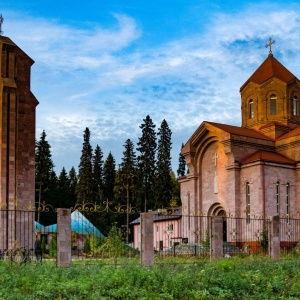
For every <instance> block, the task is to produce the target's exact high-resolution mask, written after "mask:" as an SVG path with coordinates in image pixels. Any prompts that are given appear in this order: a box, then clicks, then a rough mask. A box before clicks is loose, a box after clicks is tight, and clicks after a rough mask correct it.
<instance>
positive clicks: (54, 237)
mask: <svg viewBox="0 0 300 300" xmlns="http://www.w3.org/2000/svg"><path fill="white" fill-rule="evenodd" d="M56 253H57V233H53V235H52V238H51V241H50V243H49V255H50V257H56Z"/></svg>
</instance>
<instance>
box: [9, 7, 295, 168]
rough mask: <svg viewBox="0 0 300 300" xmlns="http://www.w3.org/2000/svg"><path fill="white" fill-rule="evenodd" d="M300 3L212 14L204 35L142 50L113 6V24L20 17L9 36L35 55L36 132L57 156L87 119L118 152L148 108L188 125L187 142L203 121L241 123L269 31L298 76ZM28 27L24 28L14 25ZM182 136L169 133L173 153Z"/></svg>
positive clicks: (99, 139)
mask: <svg viewBox="0 0 300 300" xmlns="http://www.w3.org/2000/svg"><path fill="white" fill-rule="evenodd" d="M295 8H298V9H295ZM266 11H267V13H266ZM299 11H300V10H299V7H298V6H291V7H290V8H289V7H288V6H287V7H286V8H284V9H281V10H279V9H278V7H277V6H272V5H268V7H267V10H266V6H265V5H264V4H262V5H254V6H248V8H246V9H245V10H244V11H240V12H238V13H235V14H216V15H214V16H212V18H211V22H210V24H207V27H206V28H207V31H206V32H205V33H204V34H199V35H196V36H195V35H193V36H186V38H184V39H180V40H173V41H168V42H166V43H165V44H160V45H154V46H153V47H152V48H148V49H143V48H142V46H141V45H140V44H139V38H142V37H143V36H142V31H141V29H140V28H138V27H137V23H136V22H135V20H134V19H132V18H130V17H128V16H125V15H117V14H116V15H114V17H115V18H116V21H117V23H116V24H114V25H113V26H112V27H111V28H109V29H107V28H102V27H101V26H99V25H96V24H94V25H93V26H90V27H85V28H84V29H77V28H72V27H69V26H65V25H61V24H59V23H58V22H57V21H51V22H49V21H46V20H36V19H35V20H31V19H30V18H29V17H28V16H27V17H26V18H25V20H24V19H22V20H20V19H19V18H16V20H14V21H13V25H12V27H11V29H10V30H11V35H10V36H11V37H12V39H13V40H15V42H16V43H17V44H18V45H19V46H20V47H21V48H23V49H24V50H25V51H26V52H27V53H28V54H29V55H30V56H31V57H32V58H33V59H35V61H36V65H35V66H34V67H33V75H32V77H33V83H32V91H33V93H34V94H36V96H37V98H38V99H39V100H40V105H39V107H38V115H37V120H38V122H37V132H38V133H39V132H41V130H42V129H45V130H46V132H47V134H48V136H49V140H50V137H51V140H50V144H51V145H52V151H53V153H54V157H55V156H56V157H57V158H59V155H60V154H59V152H60V151H62V148H63V147H62V146H61V143H64V144H65V145H68V149H69V150H70V151H71V150H72V149H73V150H72V151H73V152H74V153H75V152H76V155H78V152H80V151H81V147H82V142H81V140H82V134H83V130H84V128H85V127H89V128H90V130H91V133H92V140H93V142H94V143H98V144H100V145H105V146H103V148H105V149H106V150H107V151H112V153H113V154H114V153H116V152H119V153H120V154H121V152H122V145H123V143H124V141H125V140H126V139H127V138H131V139H133V140H137V137H138V136H139V135H140V129H139V125H140V124H141V123H142V120H143V119H144V118H145V116H146V115H147V114H149V115H150V116H151V117H152V118H153V121H154V122H155V123H156V125H157V127H159V126H160V123H161V121H162V120H163V119H166V120H167V122H168V123H169V126H170V128H171V130H172V131H173V132H174V133H176V132H178V133H180V135H178V136H180V137H182V132H183V131H184V132H185V140H184V141H186V140H187V139H188V138H189V136H190V135H191V134H192V133H193V131H194V130H195V129H196V127H197V126H199V124H200V123H201V122H202V121H203V120H208V121H215V122H220V123H229V124H234V125H239V124H240V119H241V117H240V95H239V88H240V86H241V85H242V84H243V83H244V82H245V81H246V80H247V79H248V77H250V75H251V74H252V72H254V70H255V69H256V68H257V67H258V66H259V64H260V63H261V62H262V61H263V60H264V59H265V58H266V57H267V55H268V50H267V49H265V47H264V45H265V44H266V42H267V39H268V37H269V36H272V37H273V38H274V39H275V40H276V42H277V44H276V45H275V47H274V53H275V57H277V58H278V59H279V60H280V61H281V62H282V63H283V64H284V65H285V66H286V67H288V68H289V69H290V70H291V72H293V73H294V74H295V75H297V73H298V75H299V74H300V66H299V62H300V59H299V58H300V57H299V56H300V55H299V53H298V52H299V48H300V36H299V34H298V33H299V31H300V13H299ZM37 23H38V26H36V24H37ZM24 26H26V28H27V30H28V31H30V35H24V34H23V33H19V32H20V31H19V28H20V27H24ZM9 27H10V26H9ZM49 37H50V38H49ZM174 135H176V134H174ZM79 141H80V142H79ZM182 142H183V141H182V140H180V141H173V143H174V145H173V150H174V151H175V152H176V153H179V151H180V147H181V143H182ZM117 144H119V148H118V150H116V148H115V147H116V145H117ZM109 145H114V149H112V148H109V147H110V146H109ZM75 149H76V150H75ZM78 149H79V150H78ZM107 153H108V152H107ZM74 155H75V154H74ZM73 157H74V156H73ZM173 158H174V160H175V164H176V163H177V155H175V156H174V155H173ZM76 160H79V156H78V157H76ZM60 164H65V165H67V163H66V162H65V161H64V162H61V163H57V165H60ZM72 165H75V166H76V165H77V163H74V164H72Z"/></svg>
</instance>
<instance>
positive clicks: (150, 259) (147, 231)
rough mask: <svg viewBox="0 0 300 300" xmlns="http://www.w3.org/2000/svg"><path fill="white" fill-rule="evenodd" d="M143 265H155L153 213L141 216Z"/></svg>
mask: <svg viewBox="0 0 300 300" xmlns="http://www.w3.org/2000/svg"><path fill="white" fill-rule="evenodd" d="M141 264H142V265H144V266H153V264H154V244H153V213H152V212H149V213H142V214H141Z"/></svg>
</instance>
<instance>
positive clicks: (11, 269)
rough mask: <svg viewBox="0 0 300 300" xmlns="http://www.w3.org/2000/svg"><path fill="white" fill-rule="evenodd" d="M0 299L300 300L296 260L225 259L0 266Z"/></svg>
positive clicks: (0, 264)
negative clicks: (66, 265)
mask: <svg viewBox="0 0 300 300" xmlns="http://www.w3.org/2000/svg"><path fill="white" fill-rule="evenodd" d="M0 287H1V288H0V299H5V300H8V299H17V300H22V299H41V300H42V299H43V300H44V299H97V300H98V299H130V300H132V299H138V300H143V299H151V300H155V299H178V300H179V299H180V300H183V299H268V300H269V299H300V259H299V258H292V259H283V260H281V261H280V262H271V261H269V260H268V259H266V258H259V257H247V258H237V257H236V258H231V259H224V260H220V261H217V262H214V263H210V262H207V261H203V262H197V263H196V262H195V263H194V264H177V263H174V262H172V261H171V262H170V261H169V262H165V263H159V264H156V265H155V266H154V267H149V268H146V267H143V266H141V265H139V264H137V263H135V262H128V263H127V264H126V263H125V264H124V265H122V266H118V267H117V268H115V267H114V266H113V265H104V264H103V263H101V262H100V261H98V262H95V263H93V264H85V263H84V262H83V261H82V262H80V261H79V262H76V264H75V263H74V264H73V265H72V267H70V268H56V266H55V264H54V263H53V262H52V263H50V262H43V263H42V264H39V263H28V264H23V265H22V264H12V263H9V262H4V261H2V262H0Z"/></svg>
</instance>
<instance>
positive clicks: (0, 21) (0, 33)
mask: <svg viewBox="0 0 300 300" xmlns="http://www.w3.org/2000/svg"><path fill="white" fill-rule="evenodd" d="M3 20H4V18H3V17H2V15H0V35H2V34H3V31H2V30H1V26H2V24H3Z"/></svg>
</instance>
